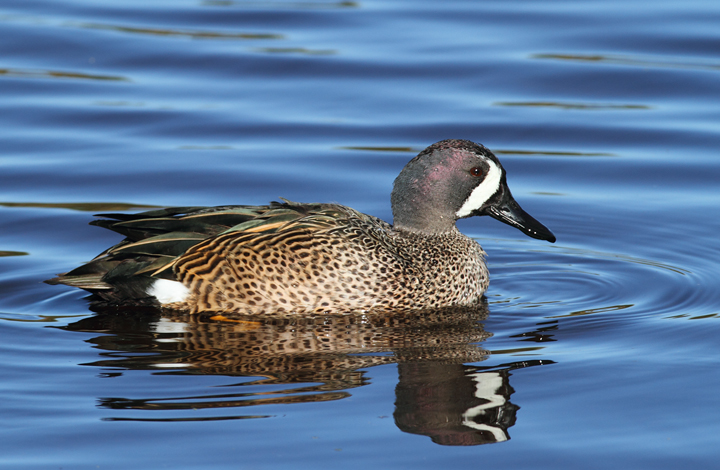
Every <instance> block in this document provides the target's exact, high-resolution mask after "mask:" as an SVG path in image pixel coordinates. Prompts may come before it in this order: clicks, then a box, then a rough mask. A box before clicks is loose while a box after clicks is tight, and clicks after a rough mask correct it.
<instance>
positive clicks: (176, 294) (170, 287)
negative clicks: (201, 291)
mask: <svg viewBox="0 0 720 470" xmlns="http://www.w3.org/2000/svg"><path fill="white" fill-rule="evenodd" d="M147 294H148V295H151V296H153V297H155V298H156V299H158V301H159V302H160V303H161V304H169V303H173V302H182V301H184V300H185V299H186V298H187V296H188V295H189V294H190V289H188V288H187V287H185V286H184V285H183V284H182V282H178V281H170V280H168V279H158V280H157V281H155V282H153V283H152V285H151V286H150V287H149V288H148V290H147Z"/></svg>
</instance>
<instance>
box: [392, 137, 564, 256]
mask: <svg viewBox="0 0 720 470" xmlns="http://www.w3.org/2000/svg"><path fill="white" fill-rule="evenodd" d="M392 209H393V217H394V226H395V227H396V228H399V229H402V230H409V231H414V232H421V233H442V232H446V231H449V230H453V229H454V227H455V222H456V221H457V220H458V219H463V218H465V217H472V216H475V215H489V216H490V217H493V218H495V219H497V220H499V221H501V222H503V223H506V224H508V225H510V226H512V227H515V228H517V229H519V230H520V231H522V232H523V233H524V234H525V235H528V236H530V237H533V238H538V239H540V240H547V241H549V242H551V243H554V242H555V235H553V234H552V232H551V231H550V230H548V229H547V227H545V226H544V225H543V224H541V223H540V222H538V221H537V220H535V219H534V218H533V217H532V216H530V215H529V214H528V213H527V212H525V211H524V210H522V208H521V207H520V205H519V204H518V203H517V202H515V199H514V198H513V197H512V194H511V193H510V188H508V185H507V181H506V178H505V169H504V168H503V167H502V165H501V164H500V161H499V160H498V159H497V157H496V156H495V155H494V154H493V153H492V152H491V151H490V150H488V149H487V148H485V147H483V146H482V145H478V144H476V143H474V142H470V141H469V140H443V141H440V142H437V143H435V144H433V145H431V146H430V147H428V148H426V149H425V150H423V151H422V152H420V153H419V154H418V155H417V156H416V157H415V158H413V159H412V160H410V162H408V164H407V165H405V168H403V170H402V171H401V172H400V175H399V176H398V177H397V178H396V179H395V185H394V187H393V192H392Z"/></svg>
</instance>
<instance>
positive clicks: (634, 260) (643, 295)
mask: <svg viewBox="0 0 720 470" xmlns="http://www.w3.org/2000/svg"><path fill="white" fill-rule="evenodd" d="M499 245H500V247H499V248H500V249H499V250H498V247H495V248H494V249H493V251H492V256H491V258H490V263H489V265H490V272H491V276H492V280H491V284H490V290H489V291H488V294H487V296H488V299H489V303H490V304H491V311H492V312H494V313H496V312H497V313H501V312H511V311H517V310H519V309H521V310H524V311H527V310H531V311H532V312H533V313H534V315H533V316H535V317H536V319H537V316H541V317H543V318H563V317H576V316H588V315H592V316H605V317H616V316H617V315H622V317H623V318H630V317H657V316H659V315H660V316H662V317H668V316H669V315H670V316H675V317H677V316H678V315H689V316H690V317H693V318H699V317H708V318H709V317H712V316H714V314H715V313H717V311H718V309H717V305H718V303H719V302H720V298H719V296H718V294H717V292H716V290H715V289H711V288H708V287H706V286H710V285H712V280H713V274H712V270H710V269H703V270H697V269H693V270H689V269H687V268H686V267H684V266H680V265H677V264H672V263H668V262H662V261H658V260H653V259H647V258H640V257H636V256H629V255H625V254H622V253H613V252H604V251H598V250H590V249H585V248H574V247H562V246H560V247H549V248H545V249H527V244H525V243H522V244H521V243H520V242H517V243H512V242H508V241H501V242H499ZM521 245H522V246H521ZM687 262H688V263H690V262H692V263H693V264H692V265H693V266H697V265H698V264H699V262H698V261H697V260H687ZM683 318H684V316H683Z"/></svg>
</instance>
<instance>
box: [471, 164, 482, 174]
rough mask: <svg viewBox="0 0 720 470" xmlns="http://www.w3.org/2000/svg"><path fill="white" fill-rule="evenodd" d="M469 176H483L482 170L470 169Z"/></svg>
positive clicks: (477, 168)
mask: <svg viewBox="0 0 720 470" xmlns="http://www.w3.org/2000/svg"><path fill="white" fill-rule="evenodd" d="M470 174H471V175H472V176H482V175H483V171H482V168H480V167H479V166H476V167H475V168H471V169H470Z"/></svg>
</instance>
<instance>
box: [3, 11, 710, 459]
mask: <svg viewBox="0 0 720 470" xmlns="http://www.w3.org/2000/svg"><path fill="white" fill-rule="evenodd" d="M719 21H720V5H718V4H717V2H711V1H694V2H682V3H678V2H669V1H660V2H653V3H652V4H650V5H648V4H646V3H642V2H639V1H634V0H630V1H623V2H620V1H601V2H590V1H576V2H564V1H550V2H542V3H541V4H540V3H538V2H532V1H514V2H463V1H453V2H442V3H438V2H429V1H421V0H416V1H392V2H364V1H363V2H324V1H322V2H321V1H318V2H298V3H295V2H244V1H184V0H181V1H172V2H170V1H155V2H139V1H126V2H100V1H92V0H84V1H83V0H77V1H69V0H63V1H27V0H23V1H12V0H6V1H4V2H3V3H2V5H0V25H1V27H0V57H2V59H0V96H1V99H0V129H2V131H0V142H1V144H2V145H1V146H0V148H1V149H2V151H1V152H0V354H1V356H0V358H1V359H0V376H2V377H3V380H2V384H1V385H0V416H2V418H3V419H2V425H1V426H0V450H1V452H0V465H2V466H3V467H5V468H13V469H36V468H37V469H41V468H42V469H44V468H78V469H82V468H106V469H113V468H118V469H124V468H161V467H174V468H183V469H192V468H305V467H308V468H309V467H312V468H367V467H368V466H371V465H372V466H376V467H378V468H415V469H417V468H438V467H439V466H443V467H444V466H448V465H449V466H453V467H464V466H468V467H469V466H472V467H475V466H478V465H482V466H488V467H490V466H492V467H499V468H528V467H532V468H617V467H622V468H648V469H649V468H652V469H658V468H661V469H665V468H668V469H669V468H679V467H681V466H682V467H683V468H687V467H692V468H710V467H713V466H714V463H715V460H716V458H717V456H718V452H717V450H716V449H717V447H718V438H717V435H718V431H719V430H720V429H719V428H720V425H718V422H719V421H720V419H719V418H720V411H718V410H720V398H718V395H717V394H716V393H715V390H717V389H718V387H720V375H718V374H717V372H716V371H717V368H718V365H719V363H720V359H718V355H717V353H716V349H717V337H718V333H720V323H719V322H718V318H720V294H719V293H718V283H717V275H716V271H717V268H716V264H717V261H718V259H719V258H720V257H719V256H718V255H719V254H720V253H719V249H718V244H717V235H716V234H717V233H718V232H719V231H720V217H718V215H720V214H719V212H718V207H719V206H720V204H719V203H720V193H719V192H718V190H717V182H718V181H720V159H718V149H720V111H719V108H718V106H717V102H718V97H719V96H720V57H719V56H718V53H717V51H718V47H719V46H720V29H718V27H717V25H718V24H719ZM444 138H467V139H471V140H475V141H478V142H482V143H483V144H485V145H487V146H488V147H490V148H491V149H493V150H495V151H496V153H497V154H498V155H499V157H500V158H501V159H502V162H503V164H504V166H505V167H506V169H507V170H508V180H509V184H510V187H511V188H512V191H513V194H514V195H515V197H516V199H517V200H518V201H519V202H520V204H521V205H522V206H523V208H524V209H526V210H527V211H528V212H529V213H530V214H532V215H533V216H534V217H536V218H537V219H538V220H540V221H541V222H543V223H544V224H546V225H547V226H548V227H550V228H551V229H552V230H553V232H554V233H555V234H556V235H557V238H558V242H557V243H556V244H555V245H550V244H547V243H544V242H540V241H537V240H532V239H529V238H526V237H523V236H522V234H520V233H519V232H517V231H516V230H513V229H512V228H510V227H507V226H505V225H503V224H500V223H498V222H497V221H494V220H491V219H488V220H485V219H486V218H482V219H477V218H475V219H472V220H464V221H461V223H460V224H459V226H460V228H461V230H463V231H464V232H465V233H466V234H468V235H470V236H473V237H475V238H477V239H478V241H479V242H480V243H481V244H482V245H483V247H484V248H485V250H486V251H487V252H488V254H489V258H488V261H489V266H490V270H491V285H490V289H489V290H488V292H487V305H483V306H480V307H479V308H477V309H473V310H471V311H466V312H459V313H458V312H455V313H454V314H453V315H450V316H449V317H446V318H429V319H428V318H425V319H423V318H406V319H404V320H403V319H400V320H397V319H396V320H395V322H391V321H384V320H381V319H372V318H370V319H368V318H342V319H337V318H335V319H319V320H317V319H316V320H309V319H297V320H294V321H291V320H285V321H276V322H273V323H270V324H265V325H256V324H252V323H228V322H224V323H218V322H213V321H211V320H209V319H207V318H192V317H186V316H180V315H177V316H172V315H165V316H163V315H159V314H158V313H157V312H142V311H138V312H131V313H126V314H125V315H117V314H110V313H95V312H92V311H90V310H89V308H88V304H87V302H86V301H85V299H84V294H83V293H82V292H79V291H77V290H73V289H70V288H65V287H59V286H49V285H46V284H43V283H42V282H41V281H42V280H44V279H47V278H50V277H52V276H53V275H54V274H55V273H58V272H63V271H67V270H68V269H70V268H72V267H74V266H76V265H78V264H79V263H81V262H83V261H86V260H88V259H90V258H91V257H93V256H94V255H96V254H97V253H99V252H100V251H101V250H103V249H104V248H106V247H107V246H109V245H111V244H113V243H115V242H117V241H118V238H117V237H116V236H115V235H113V234H112V233H110V232H107V231H104V230H101V229H99V228H97V227H91V226H88V225H87V222H89V221H90V220H91V219H92V214H93V213H97V212H107V211H118V210H129V211H132V210H141V208H142V207H147V206H168V205H219V204H227V203H246V204H262V203H266V202H267V201H269V200H273V199H277V198H278V197H281V196H282V197H286V198H288V199H291V200H297V201H337V202H340V203H343V204H346V205H349V206H352V207H354V208H356V209H358V210H360V211H363V212H367V213H370V214H373V215H376V216H378V217H381V218H384V219H386V220H390V219H391V214H390V207H389V193H390V189H391V185H392V181H393V179H394V178H395V176H396V175H397V173H398V172H399V171H400V169H401V168H402V167H403V165H404V164H405V163H406V162H407V160H409V159H410V158H411V157H412V156H413V155H414V154H415V153H417V152H418V151H419V150H421V149H423V148H424V147H425V146H427V145H429V144H431V143H433V142H435V141H437V140H440V139H444Z"/></svg>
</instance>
